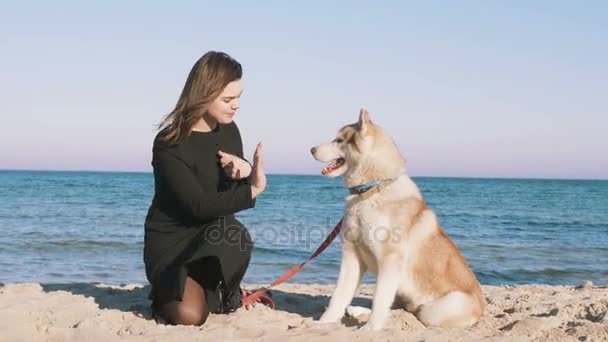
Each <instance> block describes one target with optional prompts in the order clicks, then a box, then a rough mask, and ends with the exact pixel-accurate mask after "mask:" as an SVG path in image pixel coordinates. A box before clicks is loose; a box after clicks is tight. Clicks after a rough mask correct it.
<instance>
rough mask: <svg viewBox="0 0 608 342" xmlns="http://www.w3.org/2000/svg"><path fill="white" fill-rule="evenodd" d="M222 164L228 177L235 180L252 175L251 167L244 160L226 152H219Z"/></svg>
mask: <svg viewBox="0 0 608 342" xmlns="http://www.w3.org/2000/svg"><path fill="white" fill-rule="evenodd" d="M217 155H218V156H219V157H220V164H221V165H222V168H223V169H224V172H225V173H226V175H227V176H228V177H230V178H232V179H234V180H239V179H243V178H247V177H249V175H250V174H251V165H249V163H248V162H246V161H244V160H243V159H241V158H239V157H237V156H235V155H233V154H229V153H226V152H222V151H218V152H217Z"/></svg>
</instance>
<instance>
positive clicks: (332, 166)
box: [321, 158, 345, 176]
mask: <svg viewBox="0 0 608 342" xmlns="http://www.w3.org/2000/svg"><path fill="white" fill-rule="evenodd" d="M344 163H345V160H344V158H338V159H334V160H332V161H331V162H330V163H329V164H327V165H325V167H324V168H323V170H321V174H322V175H323V176H327V175H329V174H331V173H332V172H334V171H336V170H337V169H339V168H341V167H342V166H344Z"/></svg>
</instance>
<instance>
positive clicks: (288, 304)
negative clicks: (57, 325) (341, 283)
mask: <svg viewBox="0 0 608 342" xmlns="http://www.w3.org/2000/svg"><path fill="white" fill-rule="evenodd" d="M42 287H43V289H44V291H45V292H55V291H66V292H69V293H72V294H74V295H82V296H85V297H91V298H93V300H94V301H95V303H96V304H97V305H98V306H99V308H100V309H113V310H119V311H123V312H131V313H133V314H135V315H136V316H139V317H142V318H144V319H152V312H151V310H150V304H151V302H150V300H149V299H148V294H149V292H150V286H149V285H146V286H141V285H140V286H132V285H127V286H118V285H112V286H109V285H103V284H98V283H66V284H44V285H42ZM271 292H272V295H273V300H274V302H275V305H276V310H279V311H285V312H290V313H295V314H298V315H300V316H302V317H306V318H313V319H318V318H319V317H320V316H321V315H322V314H323V312H324V311H325V308H326V307H327V305H328V304H329V299H330V297H329V296H327V295H309V294H304V293H294V292H285V291H283V290H275V289H271ZM351 305H356V306H363V307H370V306H371V300H370V299H369V298H363V297H356V298H354V299H353V302H352V304H351Z"/></svg>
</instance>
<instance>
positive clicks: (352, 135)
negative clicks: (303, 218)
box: [311, 109, 405, 185]
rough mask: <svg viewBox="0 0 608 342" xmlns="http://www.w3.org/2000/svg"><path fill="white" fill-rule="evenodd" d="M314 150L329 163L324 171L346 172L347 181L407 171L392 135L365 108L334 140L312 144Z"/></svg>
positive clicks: (328, 174) (352, 182)
mask: <svg viewBox="0 0 608 342" xmlns="http://www.w3.org/2000/svg"><path fill="white" fill-rule="evenodd" d="M311 153H312V155H313V157H315V159H317V160H318V161H321V162H324V163H327V164H326V165H325V167H324V168H323V169H322V170H321V174H323V175H324V176H326V177H332V178H333V177H338V176H341V175H344V176H345V183H346V184H347V185H357V184H361V183H363V182H369V181H372V180H375V179H389V178H396V177H399V176H400V175H401V174H402V173H403V172H405V159H404V158H403V156H402V155H401V153H400V152H399V149H398V148H397V146H396V145H395V143H394V141H393V139H392V138H391V136H390V135H389V134H388V133H387V132H386V131H385V130H384V129H383V128H382V127H380V126H378V125H376V124H374V123H373V122H372V120H371V118H370V114H369V113H368V111H367V110H365V109H361V111H360V113H359V121H358V122H356V123H354V124H351V125H347V126H344V127H342V128H341V129H340V130H339V131H338V134H337V135H336V138H335V139H334V140H332V141H330V142H328V143H324V144H321V145H319V146H316V147H313V148H312V149H311Z"/></svg>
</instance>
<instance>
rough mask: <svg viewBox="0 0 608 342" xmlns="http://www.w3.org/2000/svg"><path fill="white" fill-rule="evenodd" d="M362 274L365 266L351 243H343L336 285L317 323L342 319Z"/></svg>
mask: <svg viewBox="0 0 608 342" xmlns="http://www.w3.org/2000/svg"><path fill="white" fill-rule="evenodd" d="M364 272H365V266H364V265H363V263H362V262H361V260H359V258H358V257H357V253H356V251H355V247H354V246H353V245H352V243H349V242H347V241H345V242H344V246H343V248H342V264H341V266H340V275H339V276H338V283H337V284H336V289H335V290H334V293H333V294H332V296H331V300H330V301H329V306H328V307H327V310H326V311H325V313H324V314H323V316H321V318H320V319H319V322H322V323H331V322H337V321H339V320H340V319H342V317H343V316H344V312H345V310H346V307H347V306H348V304H350V302H351V301H352V300H353V297H354V296H355V291H356V290H357V287H359V282H360V281H361V277H362V276H363V273H364Z"/></svg>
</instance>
